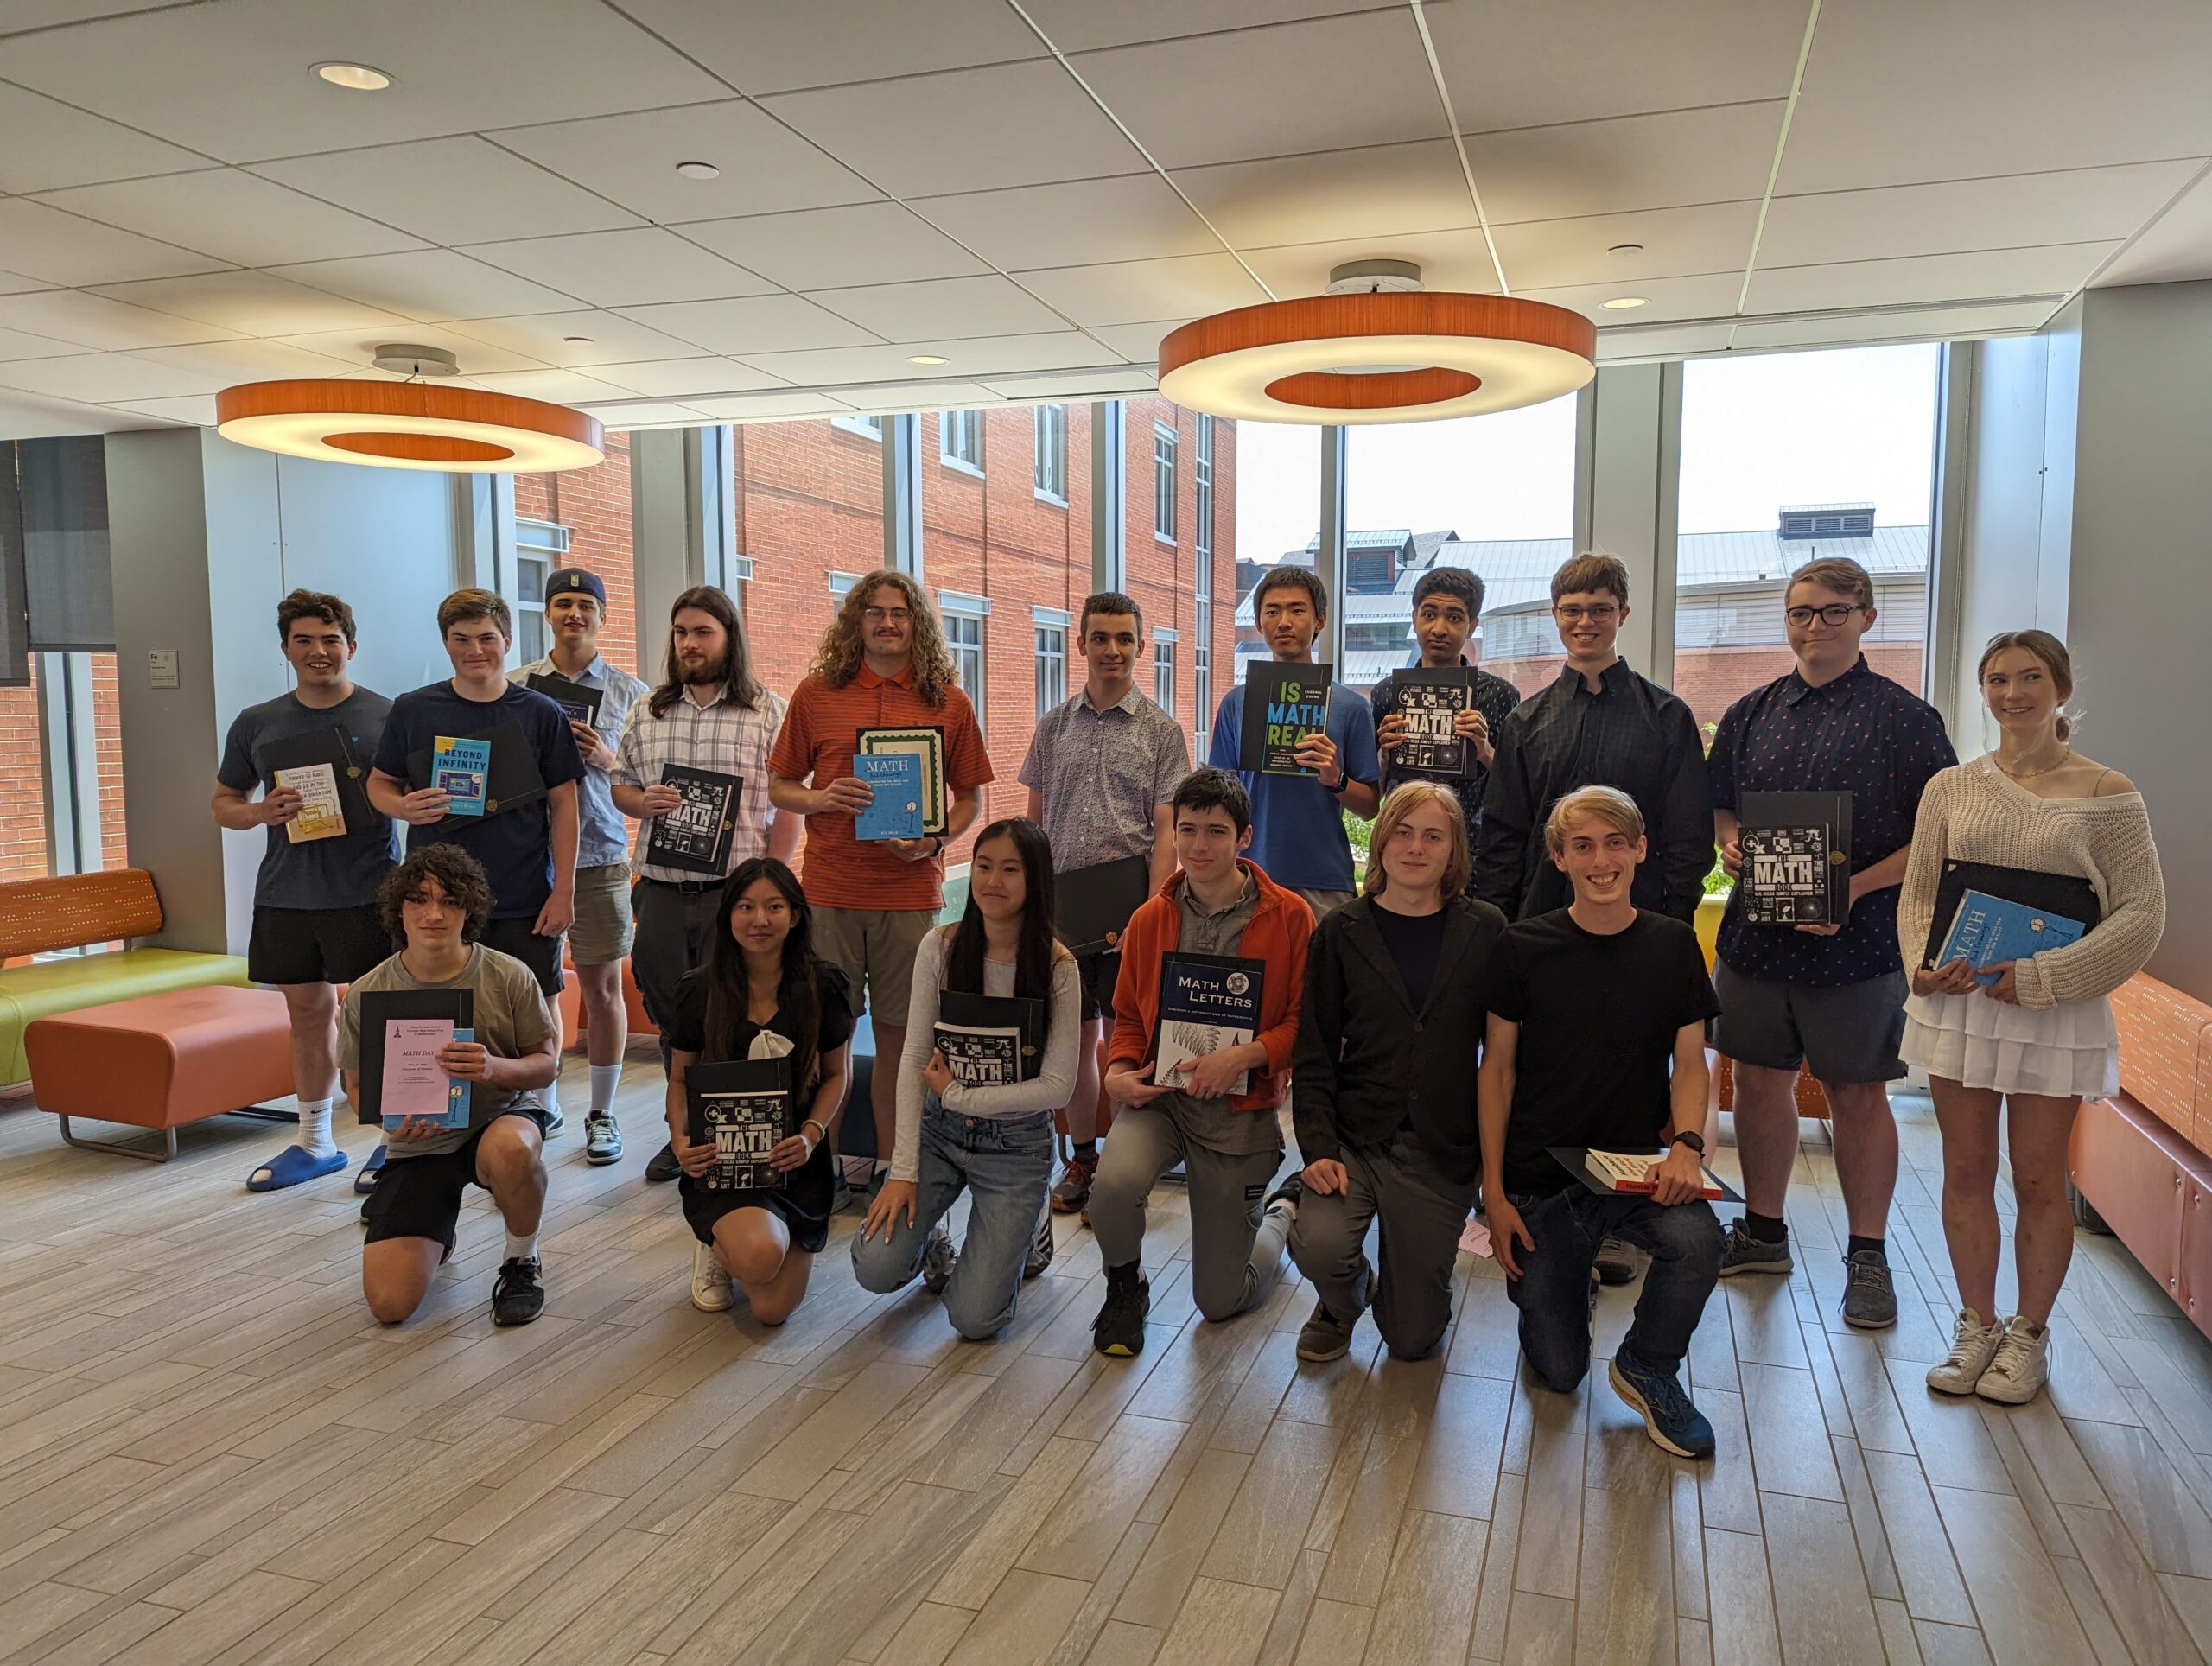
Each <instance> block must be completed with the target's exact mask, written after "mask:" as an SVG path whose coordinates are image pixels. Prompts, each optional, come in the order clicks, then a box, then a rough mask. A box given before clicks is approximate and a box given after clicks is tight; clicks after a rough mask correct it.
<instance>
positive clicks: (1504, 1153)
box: [1477, 786, 1720, 1458]
mask: <svg viewBox="0 0 2212 1666" xmlns="http://www.w3.org/2000/svg"><path fill="white" fill-rule="evenodd" d="M1544 838H1545V843H1546V845H1547V847H1548V849H1550V851H1551V859H1552V861H1553V862H1554V863H1556V864H1557V866H1558V868H1559V870H1560V873H1561V874H1564V875H1565V876H1566V877H1567V881H1568V884H1569V886H1570V887H1571V890H1572V895H1573V901H1572V902H1570V903H1569V904H1568V905H1567V906H1566V907H1564V908H1560V909H1555V910H1554V911H1553V912H1550V913H1548V914H1539V915H1537V916H1536V917H1535V919H1524V920H1517V921H1516V922H1515V923H1514V924H1513V925H1510V926H1509V927H1508V928H1507V929H1506V931H1505V932H1504V933H1503V936H1502V937H1501V938H1499V940H1498V946H1497V952H1496V953H1495V954H1494V955H1493V956H1492V957H1491V972H1490V976H1489V978H1488V981H1487V989H1486V990H1485V994H1484V1005H1485V1006H1486V1007H1488V1008H1489V1009H1490V1021H1489V1023H1490V1033H1489V1037H1488V1040H1487V1042H1486V1044H1485V1046H1484V1050H1483V1063H1482V1074H1481V1077H1480V1080H1479V1084H1478V1089H1477V1094H1478V1102H1479V1104H1480V1107H1481V1116H1482V1160H1483V1201H1484V1206H1485V1208H1486V1210H1487V1211H1488V1213H1489V1216H1490V1234H1491V1243H1492V1245H1493V1246H1495V1248H1496V1250H1497V1264H1498V1265H1499V1267H1500V1268H1502V1269H1503V1270H1504V1273H1505V1276H1506V1280H1507V1283H1506V1290H1507V1293H1508V1294H1510V1296H1511V1297H1512V1299H1513V1302H1514V1305H1515V1306H1516V1307H1518V1308H1519V1309H1520V1310H1521V1351H1522V1355H1523V1356H1524V1357H1525V1358H1527V1360H1528V1362H1529V1370H1532V1371H1533V1372H1535V1376H1536V1380H1537V1381H1538V1382H1540V1383H1542V1384H1543V1385H1544V1386H1545V1387H1546V1388H1548V1389H1552V1390H1553V1391H1554V1392H1555V1393H1560V1394H1571V1393H1573V1390H1574V1389H1575V1386H1576V1385H1577V1384H1578V1383H1580V1382H1581V1381H1582V1378H1583V1375H1584V1373H1585V1372H1586V1371H1587V1370H1589V1366H1590V1326H1591V1313H1592V1308H1593V1307H1594V1305H1595V1303H1596V1301H1597V1299H1598V1290H1597V1284H1596V1282H1595V1271H1596V1269H1595V1263H1596V1261H1597V1258H1598V1254H1599V1243H1601V1242H1602V1241H1603V1240H1605V1239H1607V1238H1618V1239H1619V1240H1620V1241H1622V1242H1624V1243H1630V1244H1634V1245H1636V1246H1637V1247H1638V1248H1640V1249H1643V1250H1646V1251H1648V1252H1649V1255H1650V1256H1651V1268H1650V1270H1649V1272H1648V1273H1647V1274H1646V1275H1644V1281H1643V1291H1642V1293H1641V1294H1639V1295H1638V1296H1637V1303H1636V1320H1635V1323H1634V1324H1632V1325H1631V1326H1630V1327H1629V1332H1628V1334H1627V1335H1626V1336H1625V1337H1624V1338H1623V1339H1621V1345H1620V1347H1619V1349H1618V1351H1616V1352H1615V1354H1614V1355H1613V1360H1612V1364H1611V1370H1610V1377H1611V1383H1612V1385H1613V1389H1614V1391H1615V1392H1616V1393H1618V1395H1619V1396H1621V1398H1622V1399H1623V1400H1624V1401H1626V1402H1628V1403H1629V1405H1630V1406H1631V1407H1632V1408H1635V1410H1636V1411H1637V1413H1638V1414H1639V1415H1641V1416H1642V1417H1643V1425H1644V1428H1645V1430H1646V1432H1647V1433H1649V1435H1650V1436H1651V1439H1652V1440H1654V1441H1655V1442H1656V1444H1657V1445H1659V1446H1660V1447H1663V1448H1664V1449H1665V1450H1667V1451H1669V1452H1671V1453H1675V1455H1676V1456H1678V1457H1682V1458H1703V1457H1706V1456H1708V1455H1709V1454H1710V1453H1712V1451H1713V1426H1712V1425H1711V1424H1710V1423H1708V1422H1707V1421H1706V1419H1705V1417H1704V1415H1703V1414H1702V1413H1700V1411H1699V1410H1698V1408H1696V1407H1695V1406H1694V1405H1693V1404H1691V1402H1690V1398H1689V1396H1688V1394H1686V1393H1685V1392H1684V1391H1683V1389H1682V1385H1681V1377H1680V1371H1681V1363H1682V1356H1683V1355H1684V1354H1685V1353H1686V1352H1687V1351H1688V1349H1689V1342H1690V1336H1691V1333H1692V1332H1694V1331H1695V1330H1696V1329H1697V1324H1698V1319H1699V1318H1700V1316H1701V1315H1702V1314H1703V1313H1704V1312H1705V1304H1706V1302H1707V1300H1708V1299H1709V1298H1710V1297H1711V1296H1712V1294H1713V1286H1714V1283H1715V1282H1716V1281H1718V1280H1719V1276H1720V1226H1719V1222H1718V1221H1716V1220H1715V1219H1714V1218H1713V1208H1712V1205H1710V1204H1708V1203H1707V1202H1706V1201H1705V1199H1704V1197H1703V1196H1702V1192H1703V1189H1704V1184H1705V1175H1704V1169H1703V1166H1702V1162H1701V1159H1702V1157H1703V1155H1704V1152H1705V1140H1704V1136H1703V1135H1702V1134H1701V1133H1700V1129H1702V1128H1703V1127H1704V1126H1705V1096H1706V1090H1707V1085H1708V1084H1707V1072H1706V1068H1705V1022H1706V1021H1707V1019H1709V1018H1711V1017H1712V1016H1713V1014H1714V1013H1716V1012H1718V1011H1719V1002H1717V1001H1715V1000H1714V999H1713V984H1712V982H1711V980H1709V979H1708V978H1707V976H1706V971H1705V954H1704V951H1702V950H1701V949H1700V948H1699V947H1698V941H1697V933H1696V932H1694V931H1693V930H1692V929H1691V928H1690V927H1689V926H1688V925H1683V924H1682V923H1681V921H1680V920H1677V919H1669V918H1668V917H1667V916H1666V915H1664V914H1659V913H1654V912H1650V911H1649V910H1647V909H1643V908H1639V907H1637V905H1636V901H1635V893H1634V880H1635V874H1636V870H1637V867H1638V866H1639V865H1640V864H1641V863H1642V862H1643V860H1644V855H1645V851H1646V849H1647V847H1646V845H1645V842H1644V835H1643V814H1642V812H1641V811H1638V810H1637V807H1636V801H1635V800H1634V799H1632V798H1630V797H1629V796H1628V794H1626V793H1625V792H1621V791H1620V790H1619V789H1618V788H1617V787H1608V786H1592V787H1583V788H1581V789H1580V790H1578V791H1576V792H1570V793H1568V794H1567V796H1566V797H1565V798H1561V799H1560V801H1559V803H1558V804H1555V805H1554V806H1553V808H1552V812H1551V814H1550V815H1549V816H1548V817H1547V818H1546V820H1545V826H1544ZM1670 1065H1671V1067H1672V1073H1671V1076H1670V1074H1669V1066H1670ZM1554 1147H1574V1148H1583V1149H1590V1150H1597V1151H1606V1152H1616V1153H1623V1154H1644V1155H1649V1154H1652V1153H1655V1152H1658V1151H1661V1150H1662V1148H1663V1155H1649V1161H1648V1165H1639V1167H1643V1181H1642V1184H1643V1185H1645V1186H1649V1187H1650V1188H1651V1189H1650V1190H1649V1191H1648V1192H1643V1191H1625V1192H1624V1191H1611V1192H1605V1193H1604V1194H1602V1195H1601V1194H1599V1192H1594V1191H1592V1190H1591V1189H1590V1188H1589V1187H1588V1186H1586V1185H1585V1184H1584V1182H1583V1180H1581V1179H1580V1177H1579V1176H1578V1175H1577V1174H1575V1173H1572V1172H1570V1171H1569V1170H1568V1169H1567V1167H1566V1166H1565V1165H1564V1164H1563V1163H1561V1161H1560V1160H1559V1159H1558V1158H1556V1157H1554V1156H1553V1155H1552V1154H1551V1148H1554Z"/></svg>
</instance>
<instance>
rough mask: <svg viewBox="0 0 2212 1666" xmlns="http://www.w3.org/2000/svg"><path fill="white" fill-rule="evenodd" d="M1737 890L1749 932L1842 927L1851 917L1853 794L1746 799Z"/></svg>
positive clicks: (1767, 794)
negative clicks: (1782, 927) (1765, 928)
mask: <svg viewBox="0 0 2212 1666" xmlns="http://www.w3.org/2000/svg"><path fill="white" fill-rule="evenodd" d="M1736 820H1737V828H1738V831H1737V838H1738V843H1739V845H1740V847H1741V849H1742V850H1743V853H1744V862H1743V877H1742V878H1741V880H1740V881H1738V884H1737V887H1736V889H1737V892H1738V894H1739V895H1740V896H1741V897H1742V899H1743V901H1742V903H1741V904H1740V906H1741V907H1742V909H1743V911H1744V918H1745V919H1746V920H1748V921H1749V922H1751V924H1752V925H1841V924H1842V923H1843V922H1844V921H1845V920H1847V919H1849V918H1850V917H1851V795H1850V794H1849V793H1848V792H1746V793H1745V794H1744V795H1743V799H1742V803H1741V804H1740V805H1739V806H1738V810H1737V815H1736Z"/></svg>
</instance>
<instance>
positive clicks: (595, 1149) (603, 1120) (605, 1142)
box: [584, 1110, 622, 1167]
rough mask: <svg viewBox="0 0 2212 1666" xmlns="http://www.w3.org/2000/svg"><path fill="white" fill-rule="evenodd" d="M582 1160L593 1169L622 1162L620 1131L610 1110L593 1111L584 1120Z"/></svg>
mask: <svg viewBox="0 0 2212 1666" xmlns="http://www.w3.org/2000/svg"><path fill="white" fill-rule="evenodd" d="M584 1160H585V1161H586V1162H588V1163H590V1164H592V1165H593V1166H594V1167H605V1166H606V1165H607V1164H608V1163H619V1162H620V1161H621V1160H622V1130H621V1129H620V1126H618V1125H617V1123H616V1122H615V1121H614V1113H613V1111H611V1110H594V1112H592V1114H591V1115H590V1116H587V1117H585V1118H584Z"/></svg>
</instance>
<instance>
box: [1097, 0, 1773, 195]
mask: <svg viewBox="0 0 2212 1666" xmlns="http://www.w3.org/2000/svg"><path fill="white" fill-rule="evenodd" d="M1071 66H1072V67H1073V68H1074V70H1075V73H1077V75H1080V76H1081V77H1082V78H1083V79H1084V81H1085V82H1086V83H1088V84H1089V85H1090V88H1091V90H1092V91H1093V92H1096V93H1097V94H1098V96H1099V97H1100V98H1101V99H1104V100H1105V102H1106V107H1107V108H1108V109H1109V110H1111V111H1113V112H1114V114H1115V115H1116V117H1118V118H1120V119H1121V121H1122V124H1124V125H1125V126H1127V127H1128V130H1129V131H1130V132H1132V133H1134V134H1135V135H1136V137H1137V142H1138V143H1140V144H1141V145H1143V146H1144V148H1145V149H1147V150H1148V151H1150V152H1151V153H1152V156H1153V160H1154V161H1155V162H1158V163H1159V164H1160V166H1161V167H1163V168H1170V169H1173V168H1192V167H1197V166H1199V165H1201V164H1203V163H1205V162H1249V161H1252V160H1254V159H1255V158H1257V157H1261V156H1289V155H1292V154H1294V153H1297V152H1302V151H1313V150H1336V149H1347V148H1351V147H1354V146H1359V145H1370V144H1395V143H1402V142H1404V141H1408V140H1413V139H1430V138H1442V137H1446V136H1447V135H1448V134H1449V133H1450V131H1451V128H1450V124H1448V123H1447V122H1446V120H1445V118H1444V104H1443V101H1442V100H1441V99H1439V98H1438V97H1437V96H1436V80H1435V78H1434V76H1433V75H1432V74H1431V73H1430V72H1429V67H1428V58H1427V54H1426V53H1424V52H1423V51H1422V49H1421V31H1420V29H1418V28H1417V27H1416V26H1415V24H1414V14H1413V11H1412V9H1411V8H1409V7H1403V6H1396V7H1392V8H1391V9H1389V10H1387V11H1360V12H1353V13H1351V14H1349V15H1348V16H1341V17H1324V18H1317V19H1314V20H1313V21H1312V22H1298V23H1283V24H1281V25H1278V26H1277V27H1275V28H1273V29H1243V30H1240V31H1238V32H1237V33H1236V34H1233V35H1197V36H1194V37H1192V38H1190V39H1186V40H1180V41H1160V42H1157V43H1154V44H1150V45H1145V46H1132V47H1116V48H1109V49H1108V50H1106V51H1103V52H1089V53H1084V54H1082V55H1081V56H1079V57H1077V58H1075V59H1072V60H1071ZM1787 90H1788V89H1787V88H1785V89H1784V91H1785V92H1786V91H1787Z"/></svg>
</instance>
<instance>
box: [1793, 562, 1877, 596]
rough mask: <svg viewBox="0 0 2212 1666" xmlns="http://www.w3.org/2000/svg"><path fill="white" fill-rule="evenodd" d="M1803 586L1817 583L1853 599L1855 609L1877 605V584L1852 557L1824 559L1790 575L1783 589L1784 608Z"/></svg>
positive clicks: (1804, 566)
mask: <svg viewBox="0 0 2212 1666" xmlns="http://www.w3.org/2000/svg"><path fill="white" fill-rule="evenodd" d="M1801 584H1817V585H1819V586H1820V587H1821V588H1822V589H1823V590H1833V591H1834V592H1835V594H1836V595H1840V596H1849V597H1850V598H1851V605H1852V606H1853V607H1872V606H1873V605H1874V581H1873V580H1872V578H1871V577H1869V576H1868V575H1867V572H1866V569H1865V568H1864V567H1861V566H1860V565H1859V563H1857V562H1855V561H1853V560H1852V558H1851V557H1850V556H1821V558H1820V559H1819V560H1818V561H1808V562H1807V563H1805V564H1804V565H1803V566H1802V567H1800V568H1799V569H1797V570H1796V572H1794V573H1792V574H1791V575H1789V583H1788V584H1786V585H1784V586H1783V590H1782V600H1783V605H1784V606H1787V605H1788V603H1789V593H1790V591H1792V590H1794V589H1796V588H1797V587H1798V586H1799V585H1801Z"/></svg>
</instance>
